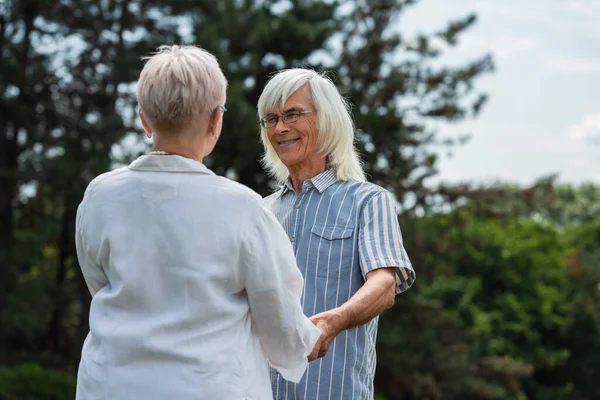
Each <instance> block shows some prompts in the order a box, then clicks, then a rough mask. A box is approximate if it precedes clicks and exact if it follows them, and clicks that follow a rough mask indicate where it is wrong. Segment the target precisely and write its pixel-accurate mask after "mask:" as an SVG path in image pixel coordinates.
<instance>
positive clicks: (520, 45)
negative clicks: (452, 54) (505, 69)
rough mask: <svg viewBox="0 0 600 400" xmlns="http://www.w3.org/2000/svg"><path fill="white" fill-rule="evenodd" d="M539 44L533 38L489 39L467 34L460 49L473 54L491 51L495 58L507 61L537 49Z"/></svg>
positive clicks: (504, 36)
mask: <svg viewBox="0 0 600 400" xmlns="http://www.w3.org/2000/svg"><path fill="white" fill-rule="evenodd" d="M538 43H539V42H538V40H537V39H536V38H534V37H531V36H519V35H502V36H497V37H492V38H488V37H485V36H480V35H473V34H470V33H466V34H465V35H464V36H463V37H462V38H461V42H460V47H459V49H460V50H461V51H463V52H465V53H473V54H476V53H478V54H480V53H483V52H488V51H489V52H491V53H492V54H493V55H494V56H495V57H497V58H499V59H503V60H505V59H509V58H512V57H514V56H516V55H519V54H521V53H523V52H525V51H529V50H532V49H534V48H536V47H537V46H538Z"/></svg>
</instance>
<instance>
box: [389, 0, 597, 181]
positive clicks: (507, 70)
mask: <svg viewBox="0 0 600 400" xmlns="http://www.w3.org/2000/svg"><path fill="white" fill-rule="evenodd" d="M470 12H475V13H476V14H477V17H478V20H477V22H476V24H475V26H474V27H472V28H471V29H469V30H468V31H467V32H465V33H464V35H463V36H462V39H461V40H460V41H459V45H458V46H457V48H455V49H451V50H450V53H449V54H448V55H447V57H446V58H445V59H446V60H447V61H448V62H449V63H452V64H454V63H460V62H466V61H468V60H472V59H475V58H477V57H479V56H481V55H482V54H485V53H486V52H490V53H492V55H493V57H494V63H495V67H496V69H495V71H494V72H493V73H492V74H488V75H486V76H485V77H482V78H480V79H479V80H478V82H477V84H476V87H477V88H478V89H480V90H483V91H485V92H487V93H488V94H489V96H490V98H489V101H488V103H487V104H486V106H485V108H484V109H483V111H482V112H481V113H480V114H479V116H478V117H477V118H476V119H475V120H472V121H469V122H466V123H460V124H453V125H448V124H444V125H442V126H440V133H441V134H447V133H460V132H469V133H471V140H470V141H469V142H468V143H467V144H466V145H464V146H462V147H459V148H457V149H456V150H455V151H454V152H453V156H452V157H451V158H448V157H447V156H445V155H441V159H440V162H439V165H438V167H439V170H440V175H439V177H438V179H440V180H442V181H452V182H458V181H471V182H475V183H483V184H486V183H492V182H497V181H502V182H512V183H518V184H524V185H527V184H531V183H533V182H535V180H536V179H538V178H541V177H544V176H547V175H550V174H554V173H556V174H558V177H559V181H560V182H565V183H574V184H580V183H585V182H595V183H600V0H421V1H420V2H418V3H417V4H416V5H414V6H412V7H411V8H410V9H409V10H406V11H405V12H404V13H403V14H402V16H401V18H400V21H399V30H400V31H401V32H402V33H403V34H405V35H410V34H414V33H419V32H420V33H431V32H435V31H438V30H440V29H441V28H442V27H444V26H445V24H446V23H447V22H448V21H450V20H452V19H455V18H459V17H461V16H465V15H467V14H468V13H470Z"/></svg>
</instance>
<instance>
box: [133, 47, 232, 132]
mask: <svg viewBox="0 0 600 400" xmlns="http://www.w3.org/2000/svg"><path fill="white" fill-rule="evenodd" d="M143 59H144V60H147V62H146V65H144V68H143V69H142V72H141V74H140V79H139V80H138V86H137V91H136V95H137V100H138V103H139V106H140V109H141V111H142V114H143V116H144V119H146V121H147V122H148V123H149V124H150V126H151V127H152V128H153V129H157V130H159V131H160V130H167V131H169V130H175V131H177V130H180V129H182V128H183V127H184V126H185V125H186V124H188V123H190V122H192V121H194V120H195V119H196V118H197V117H200V116H205V117H208V116H210V114H211V113H212V112H213V111H214V110H215V109H216V107H218V106H219V105H223V104H224V103H225V98H226V90H227V79H225V75H223V71H221V68H220V67H219V63H218V62H217V59H216V57H215V56H214V55H212V54H210V53H209V52H207V51H206V50H203V49H201V48H199V47H196V46H178V45H173V46H166V45H165V46H160V47H159V48H158V50H157V52H156V53H154V54H153V55H151V56H149V57H144V58H143Z"/></svg>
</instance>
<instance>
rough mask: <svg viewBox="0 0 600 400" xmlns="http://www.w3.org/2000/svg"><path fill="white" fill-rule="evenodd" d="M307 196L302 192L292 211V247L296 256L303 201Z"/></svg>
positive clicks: (297, 197)
mask: <svg viewBox="0 0 600 400" xmlns="http://www.w3.org/2000/svg"><path fill="white" fill-rule="evenodd" d="M305 195H306V192H305V191H302V193H300V194H299V195H298V196H296V198H295V199H294V205H293V207H294V208H293V210H292V224H291V226H292V229H291V232H290V242H292V246H293V248H294V254H296V251H297V249H298V243H297V240H296V238H297V237H298V229H299V228H300V223H299V222H300V218H301V217H302V201H303V200H304V197H305Z"/></svg>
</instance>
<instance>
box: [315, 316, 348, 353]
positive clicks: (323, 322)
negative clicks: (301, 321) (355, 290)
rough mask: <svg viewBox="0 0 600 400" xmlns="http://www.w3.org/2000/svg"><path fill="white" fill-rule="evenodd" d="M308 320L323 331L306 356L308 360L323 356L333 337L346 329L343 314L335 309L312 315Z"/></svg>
mask: <svg viewBox="0 0 600 400" xmlns="http://www.w3.org/2000/svg"><path fill="white" fill-rule="evenodd" d="M310 321H311V322H312V323H313V324H315V326H316V327H317V328H319V330H320V331H321V332H323V333H322V334H321V337H320V338H319V340H318V341H317V343H316V344H315V347H314V348H313V351H312V352H311V353H310V354H309V356H308V361H309V362H310V361H313V360H316V359H317V358H321V357H324V356H325V355H326V354H327V351H328V350H329V345H330V344H331V342H332V341H333V339H335V337H336V336H337V335H338V334H339V333H340V332H341V331H343V330H344V329H346V328H345V326H346V322H345V318H344V316H343V315H342V313H340V312H339V311H338V310H335V309H333V310H329V311H325V312H322V313H319V314H316V315H313V316H312V317H310Z"/></svg>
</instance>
